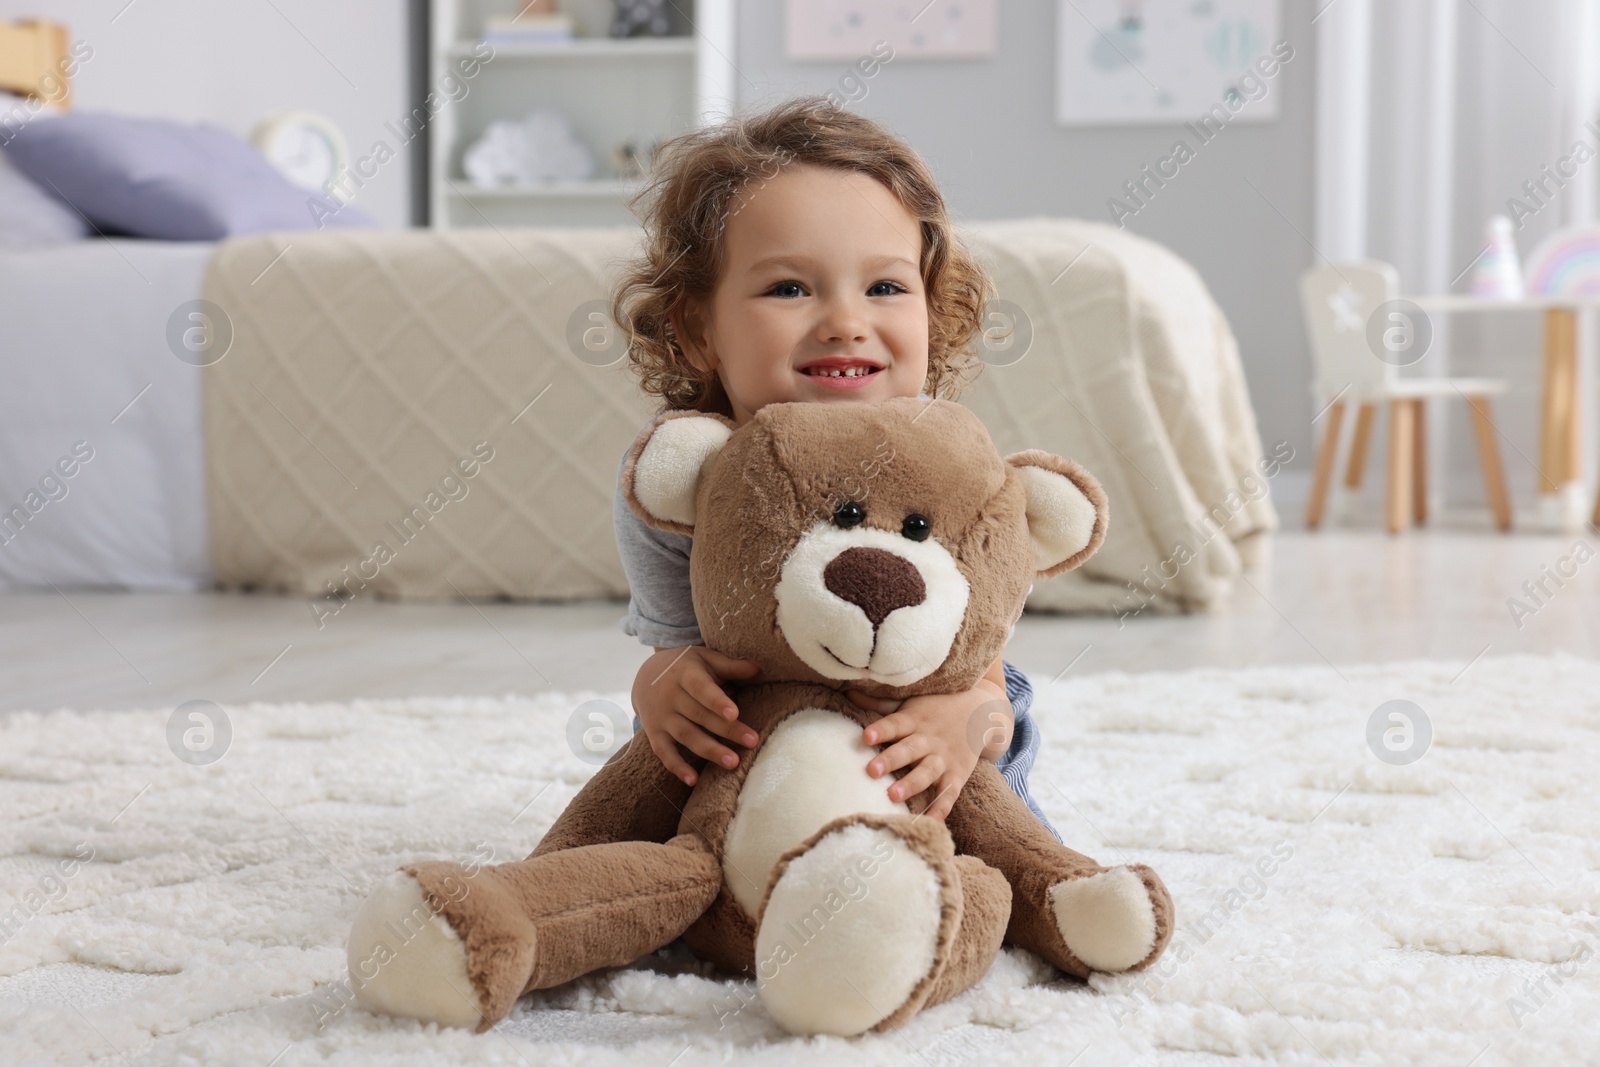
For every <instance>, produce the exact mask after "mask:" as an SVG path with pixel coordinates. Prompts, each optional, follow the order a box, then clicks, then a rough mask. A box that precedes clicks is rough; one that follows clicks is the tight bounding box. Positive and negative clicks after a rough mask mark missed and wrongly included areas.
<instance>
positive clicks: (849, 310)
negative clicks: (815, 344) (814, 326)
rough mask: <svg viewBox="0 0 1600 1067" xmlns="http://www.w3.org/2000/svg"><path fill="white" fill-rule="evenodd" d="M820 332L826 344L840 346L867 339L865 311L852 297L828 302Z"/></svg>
mask: <svg viewBox="0 0 1600 1067" xmlns="http://www.w3.org/2000/svg"><path fill="white" fill-rule="evenodd" d="M818 332H819V335H820V337H821V339H822V341H823V342H824V343H826V344H838V343H841V342H850V341H865V340H866V339H867V317H866V314H865V309H864V308H863V307H862V306H861V304H860V303H858V302H857V301H856V300H854V299H852V298H850V297H847V296H845V297H835V298H833V299H832V300H830V301H828V303H827V305H826V306H825V307H824V309H823V315H822V319H821V321H820V323H819V324H818Z"/></svg>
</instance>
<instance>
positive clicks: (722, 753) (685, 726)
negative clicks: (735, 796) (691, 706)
mask: <svg viewBox="0 0 1600 1067" xmlns="http://www.w3.org/2000/svg"><path fill="white" fill-rule="evenodd" d="M667 732H668V733H670V734H671V735H672V736H673V737H674V738H676V739H677V741H678V743H679V744H681V745H682V746H683V747H684V748H686V749H688V750H689V751H690V752H693V753H694V754H695V755H696V756H701V757H703V758H705V759H708V760H711V761H712V762H713V763H717V764H720V765H722V766H723V767H726V768H728V769H729V770H732V769H733V768H735V767H737V766H738V765H739V757H738V755H737V754H736V753H735V752H734V751H733V749H731V748H728V747H727V746H726V745H719V744H717V743H716V741H714V740H712V738H711V735H710V734H708V733H706V732H705V731H704V730H702V729H700V727H698V726H696V725H695V724H694V723H692V722H690V721H689V720H688V719H685V718H681V717H680V718H678V719H675V720H673V721H672V722H671V723H669V724H668V726H667Z"/></svg>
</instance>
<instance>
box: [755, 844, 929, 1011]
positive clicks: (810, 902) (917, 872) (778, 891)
mask: <svg viewBox="0 0 1600 1067" xmlns="http://www.w3.org/2000/svg"><path fill="white" fill-rule="evenodd" d="M868 870H870V871H871V873H870V874H865V873H864V872H865V871H868ZM942 900H943V891H942V888H941V879H940V876H939V872H938V871H937V870H935V868H934V866H933V865H932V864H931V863H929V862H928V860H927V859H925V858H924V857H922V856H921V855H919V854H918V853H917V852H915V851H913V850H912V848H911V847H910V846H909V844H908V842H907V841H906V840H905V839H904V838H903V837H902V836H901V835H899V834H896V833H895V832H893V831H892V830H889V829H886V828H884V827H881V826H871V825H862V824H859V823H853V824H850V825H846V826H844V827H841V828H838V829H835V830H832V831H830V832H828V833H826V834H824V835H823V836H822V837H821V838H819V839H818V840H817V841H816V842H815V843H814V844H812V846H811V847H810V848H809V849H808V850H807V851H805V852H803V853H801V854H800V855H797V856H793V857H792V858H790V859H789V861H788V864H787V866H786V867H785V868H784V869H783V873H782V875H781V876H780V877H779V879H778V881H777V883H776V884H774V885H773V887H772V890H771V892H770V893H769V895H768V897H767V901H766V908H765V909H764V910H763V911H762V913H761V924H760V928H759V930H758V931H757V933H756V979H757V984H758V988H759V989H760V991H761V999H762V1001H763V1002H764V1003H765V1005H766V1007H767V1010H768V1011H769V1012H770V1013H771V1014H772V1017H773V1018H774V1019H775V1020H777V1022H778V1023H779V1025H781V1026H783V1027H784V1028H785V1029H787V1030H789V1031H791V1032H794V1033H807V1034H817V1033H826V1034H839V1035H845V1036H849V1035H853V1034H859V1033H863V1032H864V1031H866V1030H869V1029H871V1028H872V1027H873V1026H876V1025H877V1024H878V1023H880V1022H882V1021H883V1020H885V1019H887V1018H888V1017H889V1016H890V1015H892V1014H894V1013H895V1012H896V1011H897V1009H899V1008H901V1007H902V1005H904V1004H905V1002H906V1001H907V999H908V998H909V997H911V996H912V994H913V993H914V992H916V991H917V990H918V986H919V983H922V982H923V980H924V979H925V978H926V977H927V976H928V975H929V974H930V972H931V971H932V970H933V968H934V966H935V964H936V961H937V956H938V950H939V934H940V912H941V908H942Z"/></svg>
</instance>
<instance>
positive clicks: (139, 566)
mask: <svg viewBox="0 0 1600 1067" xmlns="http://www.w3.org/2000/svg"><path fill="white" fill-rule="evenodd" d="M213 247H214V246H213V245H212V244H210V243H206V242H196V243H177V242H163V241H137V240H104V239H95V240H92V241H84V242H80V243H75V244H70V245H62V246H59V247H54V248H44V249H35V250H28V251H10V252H0V589H18V588H43V589H48V588H50V585H51V584H52V583H53V584H55V585H57V586H60V587H63V588H66V587H69V586H114V587H123V588H128V589H146V590H174V589H193V588H197V587H199V586H201V585H204V584H205V583H207V582H208V581H209V580H210V576H209V552H208V549H207V547H206V509H205V480H204V453H203V445H202V437H201V416H200V382H199V374H200V371H199V370H198V369H197V368H195V367H192V366H190V365H188V364H185V363H183V362H181V361H180V360H179V359H178V358H177V357H176V356H174V355H173V354H172V352H171V351H170V350H169V348H168V345H167V340H166V333H167V320H168V317H169V316H170V315H171V314H172V313H173V311H174V310H176V309H177V308H178V307H179V305H181V304H183V303H184V302H186V301H189V300H193V299H196V298H198V297H199V296H200V288H201V278H202V275H203V273H204V271H205V266H206V263H207V261H208V260H209V258H210V255H211V250H212V248H213ZM135 397H137V398H138V399H137V400H135ZM130 402H131V406H130ZM80 441H82V442H84V443H85V445H84V446H80V447H79V449H78V453H79V455H80V456H81V455H83V454H85V453H86V452H87V451H89V450H92V458H90V459H88V461H87V462H84V463H81V464H79V465H77V466H76V467H75V468H74V460H75V457H73V448H74V445H75V444H76V443H77V442H80ZM63 458H67V460H68V462H67V463H66V464H65V468H66V469H73V470H74V474H73V476H72V477H70V478H63V477H61V475H60V473H59V471H58V469H57V464H58V463H59V462H60V461H61V460H63ZM41 480H43V482H44V485H43V486H42V487H41ZM63 490H64V494H63ZM52 496H54V497H55V499H51V497H52ZM30 505H31V506H30ZM19 506H20V507H22V508H23V509H24V511H23V512H22V513H18V512H17V511H16V510H15V508H17V507H19ZM24 515H25V516H26V517H25V518H24ZM7 519H9V522H7V521H6V520H7Z"/></svg>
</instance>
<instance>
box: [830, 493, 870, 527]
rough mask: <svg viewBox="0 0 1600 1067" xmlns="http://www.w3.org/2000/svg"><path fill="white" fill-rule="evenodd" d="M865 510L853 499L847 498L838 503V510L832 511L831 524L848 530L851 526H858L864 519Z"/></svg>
mask: <svg viewBox="0 0 1600 1067" xmlns="http://www.w3.org/2000/svg"><path fill="white" fill-rule="evenodd" d="M866 518H867V511H866V509H865V508H863V507H862V506H861V505H860V504H857V503H856V502H855V501H854V500H847V501H845V502H844V503H843V504H840V505H839V510H838V511H835V512H834V513H833V524H834V525H835V526H838V527H840V528H841V529H845V530H848V529H849V528H850V527H852V526H860V525H861V524H862V523H863V522H865V521H866Z"/></svg>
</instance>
